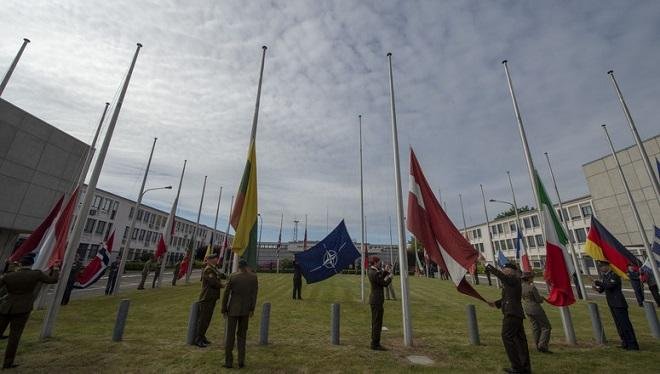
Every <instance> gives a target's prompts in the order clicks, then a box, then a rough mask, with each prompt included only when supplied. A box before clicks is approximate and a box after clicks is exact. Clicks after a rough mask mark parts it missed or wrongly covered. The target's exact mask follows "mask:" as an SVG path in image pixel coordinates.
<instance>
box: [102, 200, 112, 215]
mask: <svg viewBox="0 0 660 374" xmlns="http://www.w3.org/2000/svg"><path fill="white" fill-rule="evenodd" d="M111 206H112V200H110V199H105V200H103V210H105V211H106V212H107V211H109V210H110V207H111Z"/></svg>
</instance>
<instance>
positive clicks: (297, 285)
mask: <svg viewBox="0 0 660 374" xmlns="http://www.w3.org/2000/svg"><path fill="white" fill-rule="evenodd" d="M301 290H302V269H300V265H298V263H297V262H296V260H293V299H294V300H295V299H298V300H302V296H301V294H300V293H301Z"/></svg>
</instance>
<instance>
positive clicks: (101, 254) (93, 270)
mask: <svg viewBox="0 0 660 374" xmlns="http://www.w3.org/2000/svg"><path fill="white" fill-rule="evenodd" d="M114 241H115V232H114V231H112V234H110V237H108V240H106V241H105V242H104V243H103V246H102V247H101V249H100V250H99V251H98V252H97V253H96V257H94V259H93V260H92V261H90V262H89V264H87V266H85V268H84V269H83V270H82V271H80V272H79V273H78V275H77V276H76V282H75V283H74V284H73V288H87V287H89V286H91V285H92V284H94V283H96V281H97V280H99V279H100V278H101V277H102V276H103V274H105V270H106V269H107V268H108V266H110V253H111V252H112V245H113V244H114Z"/></svg>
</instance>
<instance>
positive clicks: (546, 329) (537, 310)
mask: <svg viewBox="0 0 660 374" xmlns="http://www.w3.org/2000/svg"><path fill="white" fill-rule="evenodd" d="M522 280H523V282H522V300H523V309H524V310H525V314H526V315H527V317H529V321H530V322H531V323H532V331H533V333H534V343H535V344H536V349H537V350H538V351H539V352H541V353H552V352H551V351H550V350H549V349H548V343H549V342H550V332H551V331H552V325H551V324H550V320H548V316H547V315H546V314H545V310H543V307H542V306H541V304H542V303H543V298H542V297H541V295H540V294H539V290H537V289H536V286H534V273H532V272H525V273H523V275H522Z"/></svg>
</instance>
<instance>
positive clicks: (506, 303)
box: [481, 257, 532, 373]
mask: <svg viewBox="0 0 660 374" xmlns="http://www.w3.org/2000/svg"><path fill="white" fill-rule="evenodd" d="M481 260H482V261H483V257H481ZM486 269H488V271H489V272H490V273H491V274H492V275H494V276H496V277H497V278H498V279H499V280H500V281H501V282H502V287H503V288H502V298H501V299H499V300H497V301H495V302H494V303H489V305H490V306H493V307H497V308H498V309H502V314H503V315H504V318H503V319H502V343H503V344H504V349H505V350H506V354H507V356H508V357H509V362H510V363H511V368H505V369H504V371H505V372H507V373H531V371H532V368H531V364H530V361H529V349H528V348H527V337H526V336H525V326H524V325H523V319H524V318H525V315H524V313H523V308H522V303H521V297H522V285H521V282H520V277H519V275H518V273H519V271H518V267H517V266H516V265H515V264H512V263H510V262H509V263H507V264H506V265H504V267H503V269H502V270H501V271H500V270H499V269H497V268H496V267H494V266H493V265H491V264H487V265H486Z"/></svg>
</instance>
